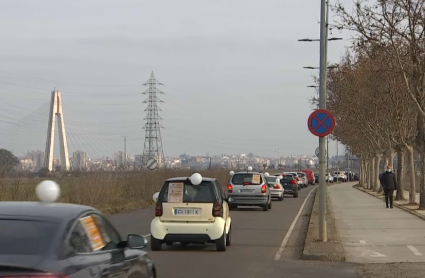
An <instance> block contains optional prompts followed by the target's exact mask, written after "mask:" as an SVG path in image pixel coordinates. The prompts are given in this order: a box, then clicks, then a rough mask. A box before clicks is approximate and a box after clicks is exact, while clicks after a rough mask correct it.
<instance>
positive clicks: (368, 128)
mask: <svg viewBox="0 0 425 278" xmlns="http://www.w3.org/2000/svg"><path fill="white" fill-rule="evenodd" d="M333 11H334V12H335V13H336V15H337V18H338V20H337V22H336V23H335V24H334V25H332V27H331V28H334V29H335V28H337V29H339V30H342V29H345V30H350V31H352V32H353V33H354V36H353V44H352V46H351V47H350V48H349V50H348V51H347V53H346V54H345V55H343V56H342V57H341V60H340V62H339V63H338V64H337V65H336V66H337V67H335V68H333V69H330V70H329V72H328V83H327V86H328V90H329V91H328V96H327V109H329V110H330V111H331V112H332V113H333V114H334V116H335V120H336V123H337V124H336V127H335V131H334V133H333V136H334V139H336V140H339V141H340V142H342V143H343V144H345V145H346V146H348V148H349V149H350V151H351V152H352V153H353V154H356V155H357V156H358V157H359V158H360V159H361V170H362V171H361V172H362V175H361V183H362V184H363V186H364V187H368V188H370V189H374V190H376V191H378V190H379V188H380V184H379V180H378V176H379V175H378V173H379V171H380V169H379V166H380V164H381V162H384V164H385V165H390V166H393V161H394V157H395V156H396V157H397V161H398V163H397V171H396V173H397V179H398V181H399V182H398V184H399V187H400V188H399V189H403V187H402V186H403V184H402V183H403V181H404V176H405V175H406V173H407V172H406V169H404V167H405V165H408V168H409V172H408V175H409V176H410V177H409V180H410V182H409V185H408V187H407V188H408V190H409V192H410V194H409V203H415V192H416V184H415V175H416V171H419V172H420V173H421V175H420V177H421V178H420V181H419V189H420V202H419V208H420V209H425V179H424V177H425V86H424V85H425V79H424V73H425V40H424V32H425V28H424V27H425V4H424V1H423V0H377V1H367V0H357V1H355V7H354V9H353V10H347V9H346V8H345V7H344V4H343V3H337V4H336V5H335V6H333ZM416 153H418V154H419V157H420V163H419V165H420V166H419V167H418V169H415V154H416ZM406 162H407V163H406ZM402 193H403V191H402V190H397V196H396V199H398V200H400V199H404V196H403V194H402Z"/></svg>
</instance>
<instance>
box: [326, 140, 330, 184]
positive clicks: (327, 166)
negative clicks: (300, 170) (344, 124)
mask: <svg viewBox="0 0 425 278" xmlns="http://www.w3.org/2000/svg"><path fill="white" fill-rule="evenodd" d="M329 172H330V171H329V135H328V136H326V175H329ZM330 179H331V177H328V178H327V181H328V183H330Z"/></svg>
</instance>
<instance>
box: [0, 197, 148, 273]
mask: <svg viewBox="0 0 425 278" xmlns="http://www.w3.org/2000/svg"><path fill="white" fill-rule="evenodd" d="M146 245H147V239H146V238H145V237H143V236H140V235H136V234H130V235H128V236H127V238H126V240H122V239H121V236H120V234H119V233H118V232H117V230H116V229H115V227H114V226H113V225H112V224H111V223H110V222H109V221H108V219H106V218H105V217H104V216H103V215H102V213H101V212H100V211H98V210H96V209H94V208H92V207H88V206H82V205H74V204H64V203H46V202H0V277H8V278H15V277H16V278H24V277H25V278H32V277H34V278H59V277H60V278H65V277H68V278H77V277H78V278H85V277H93V278H94V277H99V278H101V277H113V276H115V277H120V278H136V277H137V278H152V277H156V269H155V265H154V263H153V262H152V260H151V259H150V257H149V255H148V254H147V253H146V252H145V251H143V250H141V249H143V248H145V247H146Z"/></svg>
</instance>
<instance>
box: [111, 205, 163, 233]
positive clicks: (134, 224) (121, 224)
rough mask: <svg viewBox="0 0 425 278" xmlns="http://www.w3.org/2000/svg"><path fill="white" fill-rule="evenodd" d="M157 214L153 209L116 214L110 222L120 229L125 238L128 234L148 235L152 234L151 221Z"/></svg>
mask: <svg viewBox="0 0 425 278" xmlns="http://www.w3.org/2000/svg"><path fill="white" fill-rule="evenodd" d="M154 214H155V210H154V208H153V207H151V208H146V209H140V210H135V211H131V212H127V213H119V214H114V215H111V216H109V217H108V219H109V221H111V223H112V224H113V225H114V226H115V227H116V228H117V229H118V232H119V233H120V234H121V236H122V237H123V238H125V237H127V235H128V234H139V235H147V234H149V233H150V228H151V221H152V219H153V216H154Z"/></svg>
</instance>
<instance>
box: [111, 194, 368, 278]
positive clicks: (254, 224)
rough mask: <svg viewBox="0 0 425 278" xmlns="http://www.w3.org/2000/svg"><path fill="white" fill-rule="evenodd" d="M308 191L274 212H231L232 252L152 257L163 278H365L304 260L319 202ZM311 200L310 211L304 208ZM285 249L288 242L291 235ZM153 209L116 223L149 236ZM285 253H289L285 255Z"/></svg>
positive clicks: (176, 251) (182, 251)
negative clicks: (315, 204) (309, 228)
mask: <svg viewBox="0 0 425 278" xmlns="http://www.w3.org/2000/svg"><path fill="white" fill-rule="evenodd" d="M313 188H314V187H313V186H309V187H308V188H305V189H302V190H301V191H300V194H299V197H298V198H292V197H291V196H287V197H286V198H285V200H284V201H281V202H279V201H274V202H273V204H272V209H271V210H269V211H267V212H265V211H262V209H260V208H258V209H257V208H243V209H238V210H235V211H231V217H232V230H233V234H232V245H231V246H229V247H228V248H227V250H226V252H217V251H215V246H214V245H206V246H202V245H193V246H192V245H188V246H185V247H183V246H181V245H178V244H176V245H174V246H165V245H164V247H163V250H161V251H155V252H152V251H150V249H149V248H148V252H149V254H150V256H151V257H152V259H153V260H154V262H155V264H156V265H157V268H158V277H159V278H162V277H173V278H179V277H184V278H190V277H203V278H209V277H214V278H216V277H232V278H239V277H240V278H249V277H259V278H263V277H305V278H309V277H314V278H317V277H320V276H323V277H325V276H327V277H338V278H339V277H344V278H350V277H353V278H354V277H360V276H358V274H357V271H356V270H355V268H354V267H353V266H352V265H350V264H344V263H323V262H307V261H301V260H299V258H300V254H301V252H302V245H303V242H304V239H305V236H306V231H307V225H308V220H309V215H305V213H306V212H307V213H310V212H311V207H312V203H313V198H312V195H313V194H310V195H309V192H310V191H311V190H312V189H313ZM307 196H309V198H308V199H307V201H306V203H305V206H304V209H303V210H302V211H301V212H300V208H301V206H302V204H303V203H304V200H305V199H306V198H307ZM298 214H299V215H300V216H299V220H298V221H297V222H296V224H295V225H293V229H292V233H291V236H290V237H287V240H285V241H286V244H285V246H284V248H281V247H282V241H284V238H285V236H286V235H287V233H288V230H290V227H291V224H292V223H293V221H294V219H295V218H296V216H297V215H298ZM153 215H154V211H153V209H145V210H140V211H134V212H131V213H126V214H121V215H114V216H111V217H110V219H111V221H112V223H113V224H114V225H116V227H117V228H118V229H119V231H120V233H121V234H122V235H123V236H125V235H126V234H129V233H138V234H143V235H147V234H149V229H150V222H151V220H152V218H153ZM282 249H283V250H282Z"/></svg>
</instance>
